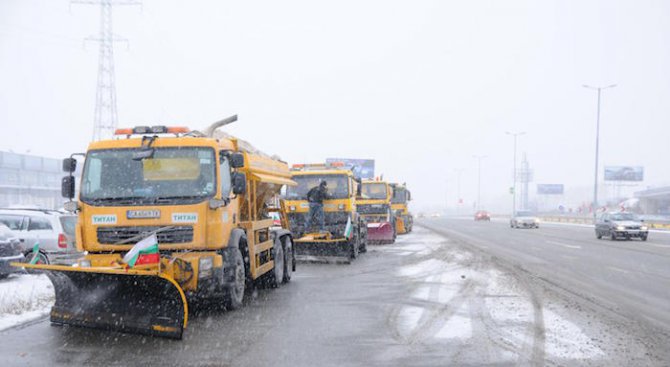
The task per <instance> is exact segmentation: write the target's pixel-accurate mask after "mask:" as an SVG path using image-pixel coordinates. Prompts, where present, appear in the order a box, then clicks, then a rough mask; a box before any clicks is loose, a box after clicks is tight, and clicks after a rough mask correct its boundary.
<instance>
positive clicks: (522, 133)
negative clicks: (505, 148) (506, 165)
mask: <svg viewBox="0 0 670 367" xmlns="http://www.w3.org/2000/svg"><path fill="white" fill-rule="evenodd" d="M505 134H507V135H511V136H513V137H514V168H513V170H514V172H513V174H512V176H513V182H514V183H513V184H512V191H513V192H512V216H514V215H515V213H516V181H517V180H516V138H517V137H518V136H521V135H524V134H526V133H525V132H524V131H521V132H509V131H505Z"/></svg>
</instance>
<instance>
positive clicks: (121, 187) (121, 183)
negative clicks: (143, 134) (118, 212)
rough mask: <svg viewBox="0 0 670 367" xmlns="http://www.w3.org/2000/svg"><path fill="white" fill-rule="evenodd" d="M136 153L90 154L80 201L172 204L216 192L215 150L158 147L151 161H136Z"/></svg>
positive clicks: (107, 151)
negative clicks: (134, 156)
mask: <svg viewBox="0 0 670 367" xmlns="http://www.w3.org/2000/svg"><path fill="white" fill-rule="evenodd" d="M136 151H137V150H136V149H109V150H96V151H91V152H89V153H88V154H87V156H86V163H85V165H84V171H83V173H82V181H81V182H82V187H81V200H82V201H84V202H88V203H96V202H97V203H109V204H113V203H119V204H120V203H123V205H130V204H134V203H137V204H143V203H151V204H154V203H165V204H170V203H178V202H180V201H184V200H187V201H194V200H196V201H197V200H202V199H204V198H207V197H210V196H213V195H214V193H215V192H216V185H215V183H216V182H215V181H216V174H215V172H216V170H215V164H216V160H215V158H214V150H213V149H211V148H181V147H180V148H155V150H154V154H153V157H152V158H146V159H143V160H133V152H136ZM120 205H121V204H120Z"/></svg>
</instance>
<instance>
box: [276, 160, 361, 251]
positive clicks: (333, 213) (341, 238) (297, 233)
mask: <svg viewBox="0 0 670 367" xmlns="http://www.w3.org/2000/svg"><path fill="white" fill-rule="evenodd" d="M291 171H292V176H291V178H292V179H293V180H294V181H295V182H296V183H297V185H296V186H291V187H287V189H286V195H285V196H284V200H282V212H283V218H284V220H285V221H286V222H287V223H286V226H287V228H289V229H290V230H291V232H292V233H293V235H294V237H295V241H294V251H295V253H296V256H297V257H298V259H303V260H312V259H314V260H320V261H330V260H335V261H338V260H340V259H344V261H345V262H350V261H351V260H353V259H355V258H356V257H357V256H358V253H359V252H365V251H366V249H367V247H366V246H367V230H366V226H365V222H363V220H362V218H361V217H360V215H359V214H358V212H357V210H356V195H357V194H359V193H360V183H359V181H358V180H357V179H356V178H355V177H354V175H353V172H352V171H351V169H349V168H345V167H344V165H343V164H340V163H338V162H335V163H327V164H318V163H317V164H295V165H293V167H292V169H291ZM322 181H325V182H326V185H327V186H326V187H327V189H328V197H327V198H326V200H324V202H323V211H324V228H323V229H321V228H320V226H321V223H320V221H319V219H318V218H314V219H313V220H312V222H311V225H310V226H309V227H307V218H308V215H309V202H308V200H307V193H308V192H309V190H310V189H312V188H314V187H316V186H319V184H320V183H321V182H322Z"/></svg>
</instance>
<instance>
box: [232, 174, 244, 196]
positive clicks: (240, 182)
mask: <svg viewBox="0 0 670 367" xmlns="http://www.w3.org/2000/svg"><path fill="white" fill-rule="evenodd" d="M232 183H233V194H235V195H244V194H246V193H247V176H246V175H245V174H244V173H241V172H233V175H232Z"/></svg>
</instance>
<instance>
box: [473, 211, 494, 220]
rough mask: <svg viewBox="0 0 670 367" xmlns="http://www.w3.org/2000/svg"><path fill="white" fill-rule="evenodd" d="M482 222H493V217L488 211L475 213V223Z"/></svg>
mask: <svg viewBox="0 0 670 367" xmlns="http://www.w3.org/2000/svg"><path fill="white" fill-rule="evenodd" d="M480 220H485V221H488V222H490V221H491V215H490V214H489V212H487V211H486V210H480V211H478V212H477V213H475V221H476V222H479V221H480Z"/></svg>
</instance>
